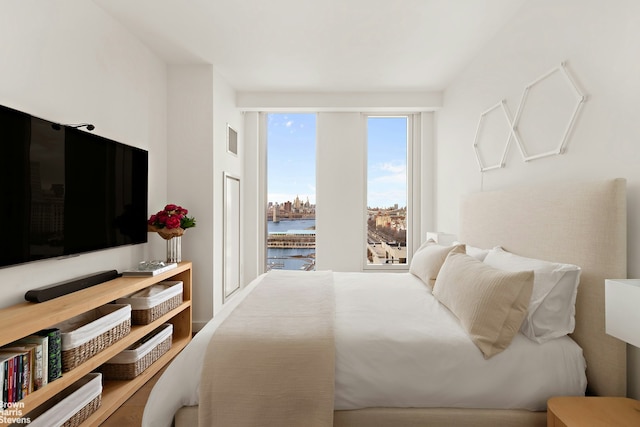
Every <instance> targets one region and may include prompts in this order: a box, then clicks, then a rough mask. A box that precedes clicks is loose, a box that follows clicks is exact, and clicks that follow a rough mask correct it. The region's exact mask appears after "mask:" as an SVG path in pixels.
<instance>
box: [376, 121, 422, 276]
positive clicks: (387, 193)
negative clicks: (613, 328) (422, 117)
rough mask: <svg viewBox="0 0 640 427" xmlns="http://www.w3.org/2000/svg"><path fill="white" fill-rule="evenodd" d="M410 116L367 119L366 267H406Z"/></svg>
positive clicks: (408, 222) (408, 213)
mask: <svg viewBox="0 0 640 427" xmlns="http://www.w3.org/2000/svg"><path fill="white" fill-rule="evenodd" d="M410 119H411V117H410V116H369V117H367V168H366V171H367V181H366V182H367V196H366V197H367V213H366V220H367V236H366V242H365V248H366V257H367V261H366V265H368V266H372V265H384V266H392V265H402V266H406V265H407V259H408V252H407V236H408V235H409V233H408V228H409V224H410V221H409V215H410V212H409V203H408V201H409V200H410V197H409V195H410V193H409V191H410V180H409V173H410V172H409V162H408V158H409V156H408V154H409V147H410V144H409V141H410V140H409V137H410V125H411V121H410Z"/></svg>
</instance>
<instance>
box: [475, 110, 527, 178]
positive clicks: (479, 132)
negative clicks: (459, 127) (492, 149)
mask: <svg viewBox="0 0 640 427" xmlns="http://www.w3.org/2000/svg"><path fill="white" fill-rule="evenodd" d="M497 111H502V114H500V113H497ZM488 122H489V123H488ZM488 124H491V125H493V128H494V129H493V130H496V129H497V130H498V132H500V133H504V134H505V135H500V137H503V138H504V137H506V139H504V148H503V150H502V156H501V157H500V158H494V159H492V161H491V162H490V164H486V163H489V162H487V159H486V157H488V156H487V154H486V153H485V156H483V155H482V153H481V148H482V145H483V141H486V138H487V135H485V133H486V128H487V127H488ZM500 127H503V129H498V128H500ZM488 137H489V138H491V139H494V140H495V138H492V135H489V136H488ZM512 137H516V138H517V136H516V135H515V134H514V133H513V126H512V120H511V116H510V114H509V111H508V110H507V105H506V102H505V101H504V100H502V101H500V102H498V103H497V104H496V105H494V106H493V107H491V108H489V109H488V110H486V111H485V112H483V113H482V114H480V120H479V121H478V127H477V128H476V135H475V138H474V140H473V148H474V150H475V153H476V159H477V160H478V166H479V167H480V171H481V172H485V171H488V170H492V169H500V168H503V167H504V166H505V161H506V157H507V152H508V151H509V144H510V142H511V138H512ZM486 144H488V142H485V143H484V145H485V146H486ZM485 151H488V150H486V149H485ZM492 154H496V153H492ZM493 160H495V163H494V161H493Z"/></svg>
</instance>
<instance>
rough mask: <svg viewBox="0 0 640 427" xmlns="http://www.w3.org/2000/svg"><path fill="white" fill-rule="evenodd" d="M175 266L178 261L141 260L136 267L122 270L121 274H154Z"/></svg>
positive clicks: (129, 275) (131, 275)
mask: <svg viewBox="0 0 640 427" xmlns="http://www.w3.org/2000/svg"><path fill="white" fill-rule="evenodd" d="M177 266H178V263H175V262H164V261H142V262H141V263H139V264H138V265H137V266H136V267H134V268H131V269H129V270H124V271H123V272H122V275H123V276H125V277H136V276H156V275H158V274H160V273H164V272H165V271H169V270H173V269H174V268H176V267H177Z"/></svg>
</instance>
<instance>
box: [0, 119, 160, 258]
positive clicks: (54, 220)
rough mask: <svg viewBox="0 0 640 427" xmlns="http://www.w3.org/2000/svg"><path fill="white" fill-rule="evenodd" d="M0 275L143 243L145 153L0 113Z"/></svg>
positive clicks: (69, 129)
mask: <svg viewBox="0 0 640 427" xmlns="http://www.w3.org/2000/svg"><path fill="white" fill-rule="evenodd" d="M0 141H1V147H2V153H1V154H0V166H1V168H2V169H1V170H2V171H3V173H4V176H5V179H4V180H3V183H2V205H3V208H2V209H1V211H2V215H1V216H0V218H1V219H0V221H2V225H0V230H1V231H0V235H1V236H2V237H0V241H1V242H2V243H1V244H0V267H7V266H11V265H16V264H22V263H26V262H31V261H36V260H42V259H47V258H58V257H67V256H72V255H77V254H81V253H84V252H90V251H97V250H102V249H107V248H113V247H117V246H122V245H131V244H138V243H145V242H146V241H147V224H146V221H147V184H148V152H147V151H146V150H143V149H140V148H135V147H131V146H128V145H125V144H122V143H119V142H116V141H112V140H110V139H107V138H103V137H100V136H97V135H95V134H92V133H89V132H88V131H85V130H80V129H78V128H75V127H73V126H65V125H60V124H57V123H54V122H50V121H47V120H43V119H40V118H37V117H33V116H31V115H29V114H26V113H23V112H20V111H17V110H14V109H11V108H8V107H4V106H0Z"/></svg>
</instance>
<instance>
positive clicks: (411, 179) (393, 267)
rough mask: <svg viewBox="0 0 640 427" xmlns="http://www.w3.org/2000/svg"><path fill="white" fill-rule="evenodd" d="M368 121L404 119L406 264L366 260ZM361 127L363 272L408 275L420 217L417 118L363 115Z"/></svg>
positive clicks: (378, 114)
mask: <svg viewBox="0 0 640 427" xmlns="http://www.w3.org/2000/svg"><path fill="white" fill-rule="evenodd" d="M371 117H374V118H375V117H378V118H393V117H406V119H407V158H406V163H407V262H406V263H405V264H369V262H368V259H367V247H366V243H367V239H368V234H367V233H368V228H369V227H368V224H367V221H368V206H367V205H368V195H369V185H368V182H369V167H368V164H369V126H368V121H369V118H371ZM363 126H364V135H365V137H364V203H363V204H364V212H363V214H364V215H363V216H364V221H365V224H364V233H363V236H362V237H363V240H362V241H363V243H365V245H364V248H363V253H362V271H371V272H373V271H387V272H402V271H409V265H410V264H411V258H412V256H413V253H414V245H413V241H414V235H415V231H414V227H415V226H417V221H415V218H418V217H419V212H418V210H419V203H415V201H414V195H415V194H418V193H416V191H417V192H419V188H414V187H417V186H416V185H414V184H416V183H418V182H419V181H418V180H416V179H415V176H416V175H415V174H419V171H420V169H419V163H418V162H417V161H418V159H419V158H420V155H419V142H420V133H419V117H418V115H416V114H415V113H397V112H394V113H365V114H363Z"/></svg>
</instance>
